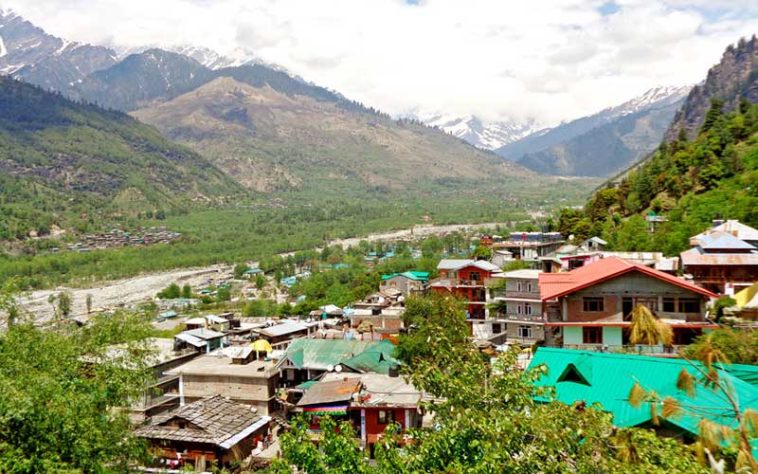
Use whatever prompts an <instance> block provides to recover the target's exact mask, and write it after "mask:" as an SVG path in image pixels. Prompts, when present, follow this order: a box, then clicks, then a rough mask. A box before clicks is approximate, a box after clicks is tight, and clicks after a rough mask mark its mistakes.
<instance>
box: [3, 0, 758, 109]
mask: <svg viewBox="0 0 758 474" xmlns="http://www.w3.org/2000/svg"><path fill="white" fill-rule="evenodd" d="M0 3H1V4H2V5H3V6H6V7H11V8H13V9H15V10H16V11H18V12H19V13H20V14H22V15H24V16H26V17H27V18H29V19H30V20H32V21H33V22H35V23H37V24H39V25H40V26H42V27H44V28H45V29H47V30H48V31H50V32H52V33H55V34H57V35H59V36H63V37H66V38H69V39H75V40H79V41H87V42H91V43H106V44H116V45H124V46H139V45H145V44H159V45H160V44H166V45H168V44H185V43H189V44H196V45H199V46H206V47H209V48H212V49H216V50H218V51H219V52H221V53H225V54H229V55H234V54H238V53H239V51H240V50H247V51H252V52H253V53H254V54H255V55H256V56H257V57H260V58H262V59H263V60H265V61H267V62H270V63H274V64H280V65H282V66H284V67H286V68H287V69H289V70H290V71H292V72H293V73H295V74H298V75H300V76H302V77H304V78H306V79H308V80H311V81H313V82H316V83H318V84H321V85H324V86H326V87H330V88H332V89H335V90H338V91H340V92H342V93H343V94H345V95H346V96H348V97H350V98H353V99H356V100H360V101H362V102H364V103H366V104H368V105H372V106H375V107H378V108H381V109H383V110H385V111H387V112H390V113H394V114H398V113H404V112H407V111H410V110H425V111H430V110H443V111H445V112H446V113H455V114H461V115H463V114H472V113H473V114H477V115H480V116H483V117H484V118H487V119H511V118H512V119H517V120H518V119H524V118H527V117H536V118H538V119H540V120H542V121H547V122H554V121H559V120H564V119H569V118H574V117H576V116H580V115H584V114H587V113H591V112H594V111H597V110H599V109H601V108H604V107H606V106H609V105H614V104H617V103H620V102H623V101H624V100H627V99H629V98H631V97H633V96H636V95H638V94H640V93H642V92H644V91H645V90H646V89H648V88H650V87H654V86H657V85H681V84H688V83H695V82H698V81H700V80H701V79H703V78H704V77H705V73H706V71H707V69H708V67H710V66H711V65H712V64H714V63H715V62H717V61H718V59H719V56H720V54H721V53H722V51H723V50H724V48H725V47H726V46H727V45H728V44H730V43H734V42H736V41H737V40H738V39H739V38H740V36H747V35H751V34H753V33H755V32H757V31H758V6H757V5H758V2H755V1H748V0H734V1H728V0H692V1H684V0H616V1H615V2H607V1H601V0H540V1H532V2H510V1H502V0H466V1H461V0H423V1H421V2H420V4H419V5H409V4H408V3H407V2H405V1H403V0H371V1H356V0H322V1H317V0H279V1H274V0H129V1H123V0H0ZM603 5H605V6H604V7H603ZM609 6H610V7H611V8H608V7H609ZM601 7H602V8H601ZM601 11H604V12H605V13H606V14H603V13H601ZM612 12H613V13H612ZM608 13H610V14H608Z"/></svg>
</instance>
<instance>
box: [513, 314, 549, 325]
mask: <svg viewBox="0 0 758 474" xmlns="http://www.w3.org/2000/svg"><path fill="white" fill-rule="evenodd" d="M503 316H504V318H505V319H506V320H508V321H515V322H528V323H544V322H545V318H543V317H542V315H541V314H512V313H507V314H505V315H503Z"/></svg>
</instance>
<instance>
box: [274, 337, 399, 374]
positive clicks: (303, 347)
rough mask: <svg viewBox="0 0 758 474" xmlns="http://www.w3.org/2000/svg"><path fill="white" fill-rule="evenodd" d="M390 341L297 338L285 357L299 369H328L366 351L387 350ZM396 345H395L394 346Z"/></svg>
mask: <svg viewBox="0 0 758 474" xmlns="http://www.w3.org/2000/svg"><path fill="white" fill-rule="evenodd" d="M387 344H389V345H392V343H391V342H389V341H380V342H377V341H348V340H344V339H305V338H303V339H295V340H293V341H292V343H291V344H290V345H289V347H288V348H287V353H286V354H285V358H286V359H289V360H290V361H291V362H292V364H293V365H294V366H295V367H297V368H298V369H303V368H308V369H314V370H327V369H328V368H329V366H332V367H334V366H336V365H338V364H341V363H343V362H345V361H348V360H350V359H353V358H354V357H356V356H358V355H360V354H362V353H363V352H366V351H382V352H385V351H387V346H386V345H387ZM393 347H394V346H393Z"/></svg>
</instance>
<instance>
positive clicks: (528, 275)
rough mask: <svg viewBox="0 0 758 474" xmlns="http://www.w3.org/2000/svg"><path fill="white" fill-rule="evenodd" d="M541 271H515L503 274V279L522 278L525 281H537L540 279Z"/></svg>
mask: <svg viewBox="0 0 758 474" xmlns="http://www.w3.org/2000/svg"><path fill="white" fill-rule="evenodd" d="M540 273H542V271H541V270H529V269H523V270H513V271H510V272H505V273H503V274H502V276H503V278H520V279H524V280H536V279H538V278H539V277H540Z"/></svg>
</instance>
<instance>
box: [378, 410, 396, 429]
mask: <svg viewBox="0 0 758 474" xmlns="http://www.w3.org/2000/svg"><path fill="white" fill-rule="evenodd" d="M394 422H395V412H393V411H387V410H379V424H380V425H389V424H390V423H394Z"/></svg>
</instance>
